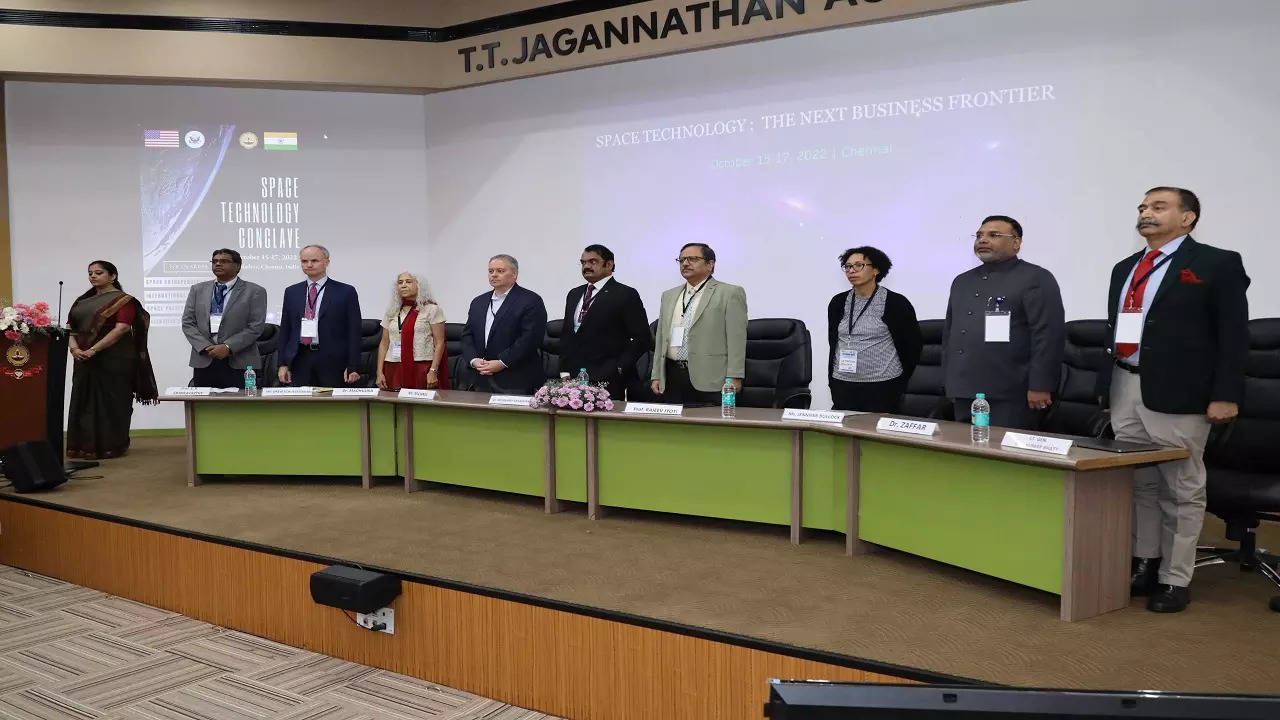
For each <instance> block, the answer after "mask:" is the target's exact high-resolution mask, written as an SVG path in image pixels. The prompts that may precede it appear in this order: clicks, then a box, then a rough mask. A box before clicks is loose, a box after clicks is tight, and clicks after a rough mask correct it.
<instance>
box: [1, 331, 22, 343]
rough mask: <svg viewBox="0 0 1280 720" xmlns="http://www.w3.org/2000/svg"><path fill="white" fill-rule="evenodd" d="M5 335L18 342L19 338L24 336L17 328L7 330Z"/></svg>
mask: <svg viewBox="0 0 1280 720" xmlns="http://www.w3.org/2000/svg"><path fill="white" fill-rule="evenodd" d="M4 336H5V337H7V338H9V339H10V340H12V341H13V342H18V340H19V339H21V338H22V336H21V335H19V334H18V331H17V330H5V331H4Z"/></svg>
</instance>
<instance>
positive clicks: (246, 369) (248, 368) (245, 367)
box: [244, 365, 253, 372]
mask: <svg viewBox="0 0 1280 720" xmlns="http://www.w3.org/2000/svg"><path fill="white" fill-rule="evenodd" d="M244 369H245V371H246V372H247V371H249V370H252V369H253V366H252V365H245V366H244Z"/></svg>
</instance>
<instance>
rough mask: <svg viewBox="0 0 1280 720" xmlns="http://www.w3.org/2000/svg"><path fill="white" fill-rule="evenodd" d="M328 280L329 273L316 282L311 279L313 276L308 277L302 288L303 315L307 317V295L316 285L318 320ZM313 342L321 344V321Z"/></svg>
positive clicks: (317, 326)
mask: <svg viewBox="0 0 1280 720" xmlns="http://www.w3.org/2000/svg"><path fill="white" fill-rule="evenodd" d="M328 281H329V276H328V275H325V276H324V277H322V278H320V279H319V280H316V281H314V282H313V281H312V280H311V278H307V286H306V287H304V288H303V289H302V317H304V318H305V317H306V316H307V295H309V294H310V293H311V286H312V285H315V286H316V317H315V319H316V320H317V321H318V320H319V319H320V303H322V302H324V284H325V283H326V282H328ZM311 342H313V343H315V344H317V345H319V344H320V323H319V322H317V323H316V334H315V335H313V336H312V337H311Z"/></svg>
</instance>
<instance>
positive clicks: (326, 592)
mask: <svg viewBox="0 0 1280 720" xmlns="http://www.w3.org/2000/svg"><path fill="white" fill-rule="evenodd" d="M399 594H400V578H398V577H396V576H395V575H386V574H384V573H377V572H373V571H371V570H363V569H357V568H353V567H346V566H345V565H330V566H329V567H327V568H325V569H323V570H317V571H316V572H314V573H312V574H311V599H312V600H315V601H316V602H317V603H319V604H320V605H327V606H329V607H336V608H341V609H342V610H353V611H355V612H358V613H371V612H373V611H375V610H377V609H378V608H384V607H386V606H388V605H390V604H391V601H392V600H395V599H396V596H397V595H399Z"/></svg>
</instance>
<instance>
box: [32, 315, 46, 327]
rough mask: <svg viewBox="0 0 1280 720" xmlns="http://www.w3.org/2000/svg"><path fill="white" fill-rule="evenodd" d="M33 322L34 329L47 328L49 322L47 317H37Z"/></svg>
mask: <svg viewBox="0 0 1280 720" xmlns="http://www.w3.org/2000/svg"><path fill="white" fill-rule="evenodd" d="M33 322H34V323H35V325H36V327H49V323H50V320H49V316H48V315H37V316H36V319H35V320H34V321H33Z"/></svg>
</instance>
